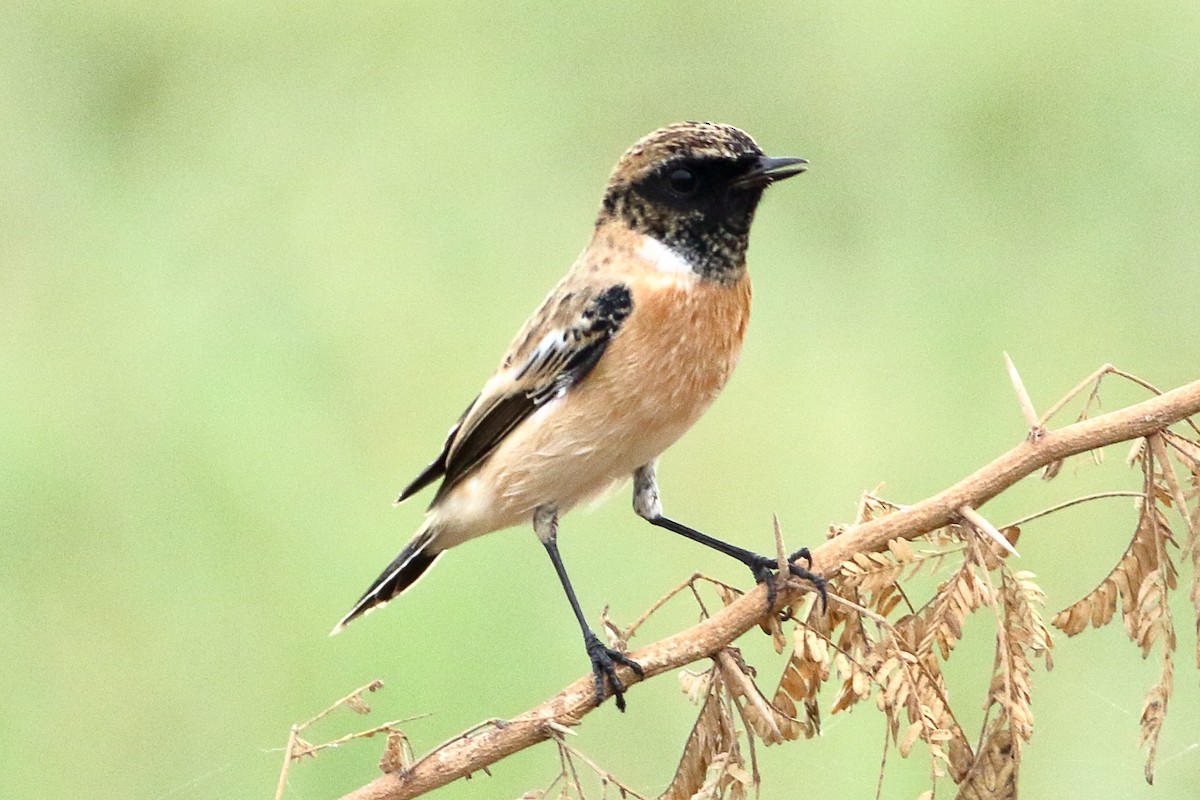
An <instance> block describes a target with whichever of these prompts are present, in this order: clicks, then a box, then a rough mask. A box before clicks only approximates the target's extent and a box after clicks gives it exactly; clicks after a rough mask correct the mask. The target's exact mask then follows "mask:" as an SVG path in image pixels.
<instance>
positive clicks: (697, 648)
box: [345, 380, 1200, 800]
mask: <svg viewBox="0 0 1200 800" xmlns="http://www.w3.org/2000/svg"><path fill="white" fill-rule="evenodd" d="M1197 413H1200V380H1198V381H1195V382H1193V383H1189V384H1186V385H1184V386H1181V387H1179V388H1177V389H1173V390H1171V391H1169V392H1166V393H1164V394H1162V395H1159V396H1156V397H1152V398H1150V399H1148V400H1144V401H1142V402H1140V403H1137V404H1135V405H1132V406H1128V407H1126V408H1122V409H1117V410H1115V411H1111V412H1109V413H1107V414H1102V415H1100V416H1097V417H1093V418H1091V419H1088V420H1084V421H1080V422H1076V423H1073V424H1071V425H1067V426H1065V427H1063V428H1060V429H1058V430H1053V431H1047V432H1046V434H1045V435H1044V436H1042V437H1041V438H1040V439H1038V440H1037V441H1036V442H1031V441H1028V440H1026V441H1022V442H1021V443H1020V444H1018V445H1017V446H1016V447H1014V448H1012V449H1011V450H1009V451H1008V452H1006V453H1004V454H1003V455H1001V456H1000V457H999V458H997V459H995V460H994V461H992V462H991V463H989V464H987V465H986V466H984V467H982V468H980V469H979V470H977V471H976V472H974V473H972V474H971V475H968V476H967V477H965V478H963V479H962V480H960V481H959V482H958V483H956V484H954V485H953V486H951V487H949V488H948V489H946V490H944V491H942V492H939V493H938V494H936V495H933V496H932V497H929V498H926V499H925V500H922V501H920V502H918V503H914V504H912V505H910V506H907V507H905V508H903V509H901V510H899V511H894V512H892V513H890V514H886V515H884V516H881V517H878V518H876V519H873V520H871V521H869V522H864V523H862V524H861V525H854V526H851V527H849V528H847V529H846V530H845V532H843V533H842V534H841V535H839V536H835V537H834V538H832V539H829V540H827V541H826V542H825V543H824V544H822V545H821V546H820V547H818V548H816V549H814V550H813V552H812V556H813V572H815V573H817V574H819V575H822V576H824V577H825V578H831V577H833V576H834V575H836V574H837V572H838V570H839V569H840V567H841V564H842V562H844V561H846V560H848V559H849V558H851V557H852V556H853V555H854V554H855V553H859V552H880V551H882V550H884V549H886V548H887V543H888V541H889V540H891V539H896V538H904V539H914V538H916V537H918V536H920V535H922V534H924V533H928V532H929V531H932V530H935V529H937V528H940V527H942V526H943V525H945V524H947V523H949V522H952V521H953V520H954V519H955V518H956V516H957V515H958V514H959V513H960V512H959V509H961V508H962V507H963V506H964V505H967V506H970V507H971V508H979V507H981V506H982V505H983V504H984V503H986V502H987V501H988V500H990V499H992V498H993V497H995V496H996V495H998V494H1000V493H1001V492H1003V491H1005V490H1006V489H1008V488H1009V487H1010V486H1012V485H1014V484H1015V483H1017V482H1018V481H1020V480H1021V479H1023V478H1025V477H1027V476H1029V475H1031V474H1033V473H1034V472H1036V471H1037V470H1039V469H1041V468H1042V467H1044V466H1046V465H1047V464H1049V463H1051V462H1053V461H1056V460H1058V459H1062V458H1067V457H1069V456H1073V455H1078V454H1079V453H1083V452H1087V451H1088V450H1093V449H1095V448H1098V447H1103V446H1105V445H1110V444H1115V443H1117V442H1122V441H1128V440H1130V439H1136V438H1139V437H1144V436H1149V435H1150V434H1152V433H1156V432H1158V431H1161V430H1163V429H1165V428H1166V427H1167V426H1168V425H1172V424H1174V423H1176V422H1179V421H1180V420H1183V419H1186V418H1187V417H1190V416H1191V415H1193V414H1197ZM810 589H811V587H809V586H807V585H806V584H804V583H803V582H801V581H798V580H790V581H787V582H785V583H782V585H781V586H780V587H779V595H780V602H781V603H791V602H797V601H798V600H799V599H800V598H801V597H803V595H804V594H805V592H807V591H809V590H810ZM766 591H767V590H766V587H764V586H758V587H756V588H755V589H753V590H751V591H749V592H747V593H746V594H745V595H743V596H742V597H741V598H739V599H738V600H736V601H735V602H733V603H731V604H729V605H728V606H726V607H725V608H723V609H721V610H720V611H718V612H716V613H715V614H713V616H712V617H710V618H709V619H705V620H702V621H701V622H700V623H698V624H696V625H694V626H692V627H691V628H688V629H687V630H685V631H682V632H680V633H677V634H675V635H673V636H669V637H667V638H665V639H662V640H661V641H658V642H655V643H653V644H650V645H647V646H646V647H643V648H641V649H640V650H637V651H635V652H634V653H631V657H632V658H633V659H634V660H635V661H637V662H638V663H639V664H641V665H642V668H643V670H644V671H645V676H644V677H639V676H637V675H635V674H634V673H633V672H632V670H629V669H625V668H622V669H621V680H622V682H624V683H625V685H626V688H631V687H632V686H633V684H636V683H639V682H641V681H642V680H648V679H650V678H652V677H654V676H655V675H661V674H663V673H665V672H671V671H673V670H675V669H678V668H679V667H682V666H684V665H686V664H690V663H692V662H693V661H696V660H698V659H701V658H711V657H712V656H713V655H714V654H716V653H717V652H719V651H720V650H721V649H723V648H724V647H726V646H728V645H729V644H730V643H731V642H732V641H734V640H735V639H736V638H738V637H739V636H741V635H742V634H744V633H745V632H746V631H748V630H750V628H752V627H754V626H755V625H758V624H759V622H760V620H761V619H762V617H763V614H764V613H765V608H766ZM594 685H595V684H594V681H593V678H592V675H591V674H590V673H589V674H588V675H586V676H584V677H581V678H579V679H578V680H576V681H575V682H573V683H572V684H570V685H569V686H567V687H566V688H564V689H563V690H562V691H560V692H559V693H558V694H557V695H555V696H554V697H552V698H550V699H549V700H547V701H546V702H545V703H542V704H541V705H539V706H537V707H536V708H533V709H531V710H529V711H527V712H525V713H524V714H521V715H520V716H518V717H516V718H515V719H513V720H512V722H511V723H509V724H508V725H506V726H505V727H503V728H497V729H492V730H487V731H483V732H481V733H479V734H477V735H475V736H472V737H470V738H468V739H458V740H455V741H452V742H450V743H448V744H447V745H445V746H443V747H441V748H439V749H437V750H435V751H434V752H432V753H430V754H429V755H427V756H425V757H424V758H423V759H422V760H421V761H419V762H417V763H416V764H414V765H413V766H412V767H411V768H409V769H408V770H405V771H403V772H393V773H388V774H386V775H383V776H381V777H379V778H376V779H375V780H373V781H371V783H369V784H367V785H365V786H363V787H362V788H360V789H358V790H356V791H353V792H351V793H350V794H348V795H346V796H345V797H346V800H404V799H405V798H412V797H417V796H419V795H422V794H424V793H426V792H428V791H430V790H431V789H434V788H436V787H438V786H444V785H445V784H447V783H450V782H452V781H454V780H457V779H458V778H461V777H463V776H465V775H468V774H470V773H472V772H476V771H478V770H480V769H482V768H483V767H485V766H487V765H489V764H494V763H496V762H497V761H499V760H501V759H503V758H505V757H506V756H509V755H511V754H512V753H515V752H517V751H519V750H524V749H525V748H528V747H530V746H532V745H534V744H537V743H538V742H543V741H545V740H547V739H549V738H550V737H551V736H552V735H553V732H552V730H551V729H550V728H549V726H548V725H547V724H546V723H547V722H549V721H550V720H555V721H557V722H558V723H559V724H563V725H568V726H571V725H577V724H578V723H579V722H580V720H581V719H582V718H583V717H584V716H585V715H586V714H588V713H589V712H591V711H592V710H593V709H594V708H595V700H594V697H593V690H594Z"/></svg>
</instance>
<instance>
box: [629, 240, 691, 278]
mask: <svg viewBox="0 0 1200 800" xmlns="http://www.w3.org/2000/svg"><path fill="white" fill-rule="evenodd" d="M638 255H639V256H641V257H642V258H644V259H646V261H648V262H649V263H650V265H651V266H653V267H654V268H655V269H656V270H658V271H659V272H665V273H667V274H669V275H695V274H696V270H694V269H692V265H691V264H689V263H688V260H687V259H686V258H684V257H683V256H682V255H680V254H679V253H678V252H677V251H675V250H672V249H671V248H670V247H667V246H666V245H665V244H663V243H662V242H660V241H659V240H658V239H655V238H654V237H653V236H643V237H642V246H641V247H639V248H638Z"/></svg>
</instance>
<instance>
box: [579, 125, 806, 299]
mask: <svg viewBox="0 0 1200 800" xmlns="http://www.w3.org/2000/svg"><path fill="white" fill-rule="evenodd" d="M763 160H764V156H763V151H762V149H761V148H759V146H758V145H757V144H756V143H755V141H754V139H752V138H751V137H750V135H749V134H747V133H746V132H744V131H742V130H739V129H738V128H735V127H733V126H732V125H722V124H719V123H713V122H680V123H677V124H675V125H670V126H668V127H666V128H660V129H659V130H656V131H654V132H653V133H651V134H649V135H647V136H645V137H643V138H641V139H639V140H638V141H637V142H635V143H634V144H633V146H632V147H630V148H629V149H628V150H626V151H625V154H624V155H622V156H621V159H620V160H619V161H618V162H617V165H616V167H615V168H614V169H613V171H612V175H611V176H610V177H609V179H608V186H607V187H606V188H605V192H604V200H603V203H602V205H601V208H600V214H599V217H598V218H597V221H596V224H597V225H598V226H599V225H603V224H605V223H608V222H612V221H614V220H616V221H620V222H623V223H624V224H626V225H628V226H629V227H631V228H632V229H634V230H635V231H637V232H638V233H642V234H645V235H647V236H651V237H653V238H655V239H657V240H658V241H660V242H662V243H663V244H665V245H667V246H668V247H670V248H671V249H672V250H674V251H675V252H676V253H678V254H679V255H680V256H682V257H683V258H684V259H685V260H686V261H687V262H688V263H689V264H690V265H691V266H692V269H693V270H695V271H696V272H697V273H698V274H700V275H701V276H703V277H707V278H715V279H717V280H721V281H723V282H727V281H732V280H736V279H737V277H738V276H739V275H740V274H741V272H742V270H744V269H745V256H746V248H747V247H748V245H749V237H750V223H751V222H752V221H753V219H754V211H755V208H757V206H758V202H759V200H760V199H761V198H762V193H763V190H764V189H765V188H766V187H767V186H768V185H769V184H770V183H771V181H772V179H774V178H778V177H786V175H775V176H773V175H771V174H769V173H764V172H763V170H762V164H763ZM796 171H799V170H796ZM688 173H691V174H692V175H693V176H694V177H695V178H696V188H695V190H694V191H693V192H692V193H690V194H683V193H680V192H679V191H676V190H675V189H676V187H677V186H678V185H679V184H680V182H681V181H682V180H683V178H686V176H687V174H688ZM789 174H794V172H793V173H789ZM680 176H682V178H681V177H680ZM757 176H761V178H758V177H757ZM677 178H678V179H679V180H675V179H677Z"/></svg>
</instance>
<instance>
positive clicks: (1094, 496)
mask: <svg viewBox="0 0 1200 800" xmlns="http://www.w3.org/2000/svg"><path fill="white" fill-rule="evenodd" d="M1141 496H1142V493H1141V492H1125V491H1119V492H1096V493H1095V494H1086V495H1084V496H1083V497H1076V498H1074V499H1073V500H1067V501H1065V502H1062V503H1059V504H1058V505H1055V506H1050V507H1049V508H1043V509H1042V510H1041V511H1035V512H1034V513H1032V514H1029V515H1028V516H1024V517H1021V518H1020V519H1018V520H1013V521H1012V522H1010V523H1008V524H1007V525H1005V526H1004V527H1006V528H1016V527H1018V526H1020V525H1024V524H1025V523H1026V522H1032V521H1033V520H1035V519H1037V518H1038V517H1044V516H1046V515H1047V514H1053V513H1054V512H1055V511H1062V510H1063V509H1064V508H1070V507H1071V506H1077V505H1079V504H1080V503H1086V502H1088V501H1090V500H1101V499H1103V498H1105V497H1141Z"/></svg>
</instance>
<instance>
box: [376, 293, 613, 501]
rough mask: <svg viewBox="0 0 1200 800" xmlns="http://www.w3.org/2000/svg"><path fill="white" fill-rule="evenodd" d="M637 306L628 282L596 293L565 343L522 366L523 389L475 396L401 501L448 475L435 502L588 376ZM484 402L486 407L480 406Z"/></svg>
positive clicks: (537, 354)
mask: <svg viewBox="0 0 1200 800" xmlns="http://www.w3.org/2000/svg"><path fill="white" fill-rule="evenodd" d="M632 309H633V295H632V294H631V292H630V291H629V287H627V286H625V285H623V284H617V285H615V286H610V287H608V288H607V289H605V290H604V291H602V292H600V293H599V294H597V295H595V296H594V297H593V298H592V299H591V300H590V301H589V302H588V304H587V306H586V307H585V308H584V310H583V313H582V315H581V316H580V317H578V318H577V320H578V321H577V324H575V325H574V326H572V327H571V328H569V329H568V330H566V331H565V332H564V334H563V336H562V339H561V343H559V344H557V346H553V347H547V348H544V349H539V350H537V351H535V352H534V353H533V354H532V355H531V356H530V357H529V360H528V361H527V362H526V363H525V364H524V365H523V366H522V367H521V369H520V371H519V372H518V373H517V379H518V381H522V382H523V386H522V387H521V388H520V389H518V390H517V391H513V392H511V393H508V394H503V395H498V396H496V397H490V398H486V399H485V398H483V397H482V396H481V397H477V398H475V402H473V403H472V404H471V405H470V406H469V407H468V408H467V410H466V412H464V413H463V415H462V417H460V418H459V420H458V422H457V423H456V424H455V426H454V427H453V428H452V429H451V430H450V434H449V436H447V437H446V443H445V445H444V446H443V447H442V452H441V454H440V455H439V456H438V458H437V459H436V460H435V461H434V462H433V463H431V464H430V465H429V466H428V467H426V468H425V470H424V471H422V472H421V474H420V475H418V476H417V477H416V479H415V480H414V481H413V482H412V483H411V484H409V485H408V487H407V488H405V490H404V491H403V492H402V493H401V494H400V500H404V499H406V498H407V497H409V496H411V495H412V494H414V493H416V492H418V491H420V490H421V489H422V488H424V487H425V486H428V485H429V484H430V483H432V482H434V481H435V480H437V479H438V478H440V477H444V480H443V481H442V485H441V486H440V487H439V488H438V491H437V494H436V495H435V496H434V499H433V502H434V503H436V502H437V501H438V500H439V499H440V498H441V497H442V496H444V495H445V494H446V492H448V491H449V490H450V489H451V488H453V487H454V485H455V484H457V483H458V482H459V481H460V480H462V479H463V477H465V476H466V475H467V474H468V473H469V472H470V471H471V470H473V469H474V468H475V467H476V466H478V465H479V464H480V463H481V462H482V461H483V460H484V459H486V458H487V457H488V456H489V455H490V454H491V453H492V452H493V451H494V450H495V449H496V447H497V446H498V445H499V444H500V442H502V441H503V440H504V438H505V437H506V436H508V434H509V433H511V432H512V430H513V429H514V428H516V427H517V426H518V425H519V424H521V422H523V421H524V420H525V419H527V418H528V417H529V416H530V415H531V414H533V412H534V411H536V410H537V409H538V408H540V407H541V406H543V405H545V404H546V403H548V402H550V401H551V400H552V399H554V398H555V397H559V396H561V395H562V394H563V393H564V392H566V391H568V390H569V389H570V388H571V387H573V386H576V385H578V384H579V382H580V381H582V380H583V379H584V378H586V377H587V375H588V373H589V372H591V371H592V369H594V368H595V366H596V364H598V363H599V361H600V357H601V356H603V355H604V351H605V350H606V349H607V348H608V345H609V344H610V343H611V342H612V340H613V337H614V336H616V334H617V332H618V331H619V330H620V328H621V325H622V324H623V323H624V322H625V320H626V319H627V318H628V317H629V313H630V311H631V310H632ZM530 376H532V377H530ZM526 378H529V379H528V380H526ZM481 400H482V401H483V402H484V403H486V405H487V407H486V408H484V407H479V408H477V406H479V405H480V401H481ZM397 502H399V501H397Z"/></svg>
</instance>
